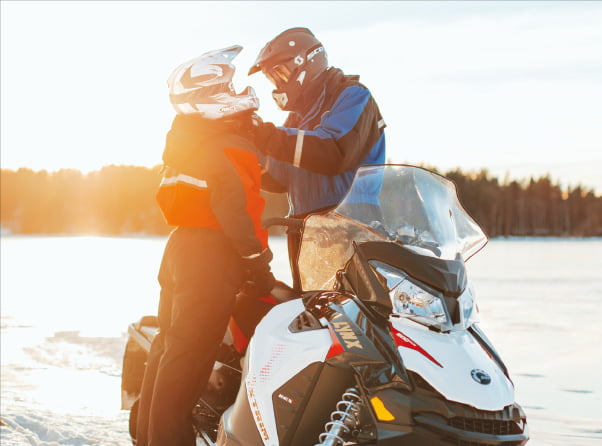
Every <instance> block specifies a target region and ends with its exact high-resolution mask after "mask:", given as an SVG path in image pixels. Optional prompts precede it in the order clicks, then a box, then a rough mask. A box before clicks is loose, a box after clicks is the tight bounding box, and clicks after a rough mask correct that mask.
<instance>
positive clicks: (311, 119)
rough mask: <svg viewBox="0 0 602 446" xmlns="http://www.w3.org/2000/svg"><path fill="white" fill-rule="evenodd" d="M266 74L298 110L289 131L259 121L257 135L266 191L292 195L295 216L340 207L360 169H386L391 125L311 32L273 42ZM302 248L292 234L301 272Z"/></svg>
mask: <svg viewBox="0 0 602 446" xmlns="http://www.w3.org/2000/svg"><path fill="white" fill-rule="evenodd" d="M259 71H261V72H262V73H263V74H264V75H265V76H266V77H267V78H268V79H269V80H270V81H271V83H272V84H273V85H274V87H275V89H274V91H273V92H272V97H273V98H274V100H275V101H276V103H277V105H278V106H279V107H280V108H281V109H282V110H286V111H289V112H290V113H289V115H288V117H287V119H286V121H285V123H284V125H283V126H282V127H277V126H275V125H274V124H272V123H269V122H262V121H260V120H259V121H257V122H256V131H255V143H256V145H257V147H258V149H259V150H260V151H261V152H262V153H263V154H264V155H265V159H264V160H263V161H262V162H263V165H264V170H265V173H264V176H263V178H262V188H263V189H264V190H267V191H270V192H287V193H288V197H289V203H290V212H289V216H290V217H295V218H303V217H305V216H307V215H309V214H312V213H320V212H324V211H327V210H329V209H331V208H333V207H335V206H336V205H337V204H339V202H340V201H341V200H342V199H343V198H344V197H345V195H346V193H347V191H348V190H349V186H350V185H351V182H352V181H353V178H354V175H355V172H356V170H357V168H358V167H359V166H361V165H365V164H384V163H385V133H384V128H385V122H384V120H383V118H382V116H381V113H380V111H379V109H378V106H377V104H376V101H375V100H374V98H373V96H372V94H371V93H370V91H369V90H368V89H367V88H366V87H365V86H364V85H362V84H361V83H360V82H359V76H349V75H345V74H344V73H343V72H342V71H341V70H340V69H338V68H334V67H329V65H328V59H327V55H326V52H325V50H324V46H323V45H322V44H321V43H320V41H319V40H318V39H317V38H316V37H315V36H314V34H313V33H312V32H311V31H310V30H309V29H307V28H291V29H288V30H286V31H284V32H282V33H281V34H279V35H278V36H276V37H275V38H274V39H272V40H271V41H270V42H268V43H267V44H266V45H265V47H264V48H263V49H262V50H261V51H260V52H259V55H258V56H257V59H256V61H255V63H254V64H253V66H252V67H251V69H250V70H249V75H251V74H253V73H256V72H259ZM373 188H374V190H372V191H367V194H366V195H368V196H373V197H374V198H373V199H374V200H375V203H374V204H377V203H376V200H377V197H378V193H379V191H380V184H374V185H373ZM299 242H300V240H299V235H298V234H289V257H290V260H291V267H292V268H293V270H294V269H295V268H296V259H297V256H298V250H299ZM293 276H295V274H293ZM298 287H299V284H298V283H297V284H295V288H298Z"/></svg>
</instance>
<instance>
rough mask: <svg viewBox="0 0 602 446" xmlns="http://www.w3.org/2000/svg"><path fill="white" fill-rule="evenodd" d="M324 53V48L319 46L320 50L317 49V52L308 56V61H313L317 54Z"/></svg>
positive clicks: (314, 51)
mask: <svg viewBox="0 0 602 446" xmlns="http://www.w3.org/2000/svg"><path fill="white" fill-rule="evenodd" d="M322 51H324V47H323V46H319V47H318V48H316V49H315V50H313V51H312V52H311V53H309V54H308V55H307V60H312V59H313V57H314V56H315V55H316V54H320V53H321V52H322Z"/></svg>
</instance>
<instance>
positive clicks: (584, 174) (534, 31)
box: [0, 0, 602, 194]
mask: <svg viewBox="0 0 602 446" xmlns="http://www.w3.org/2000/svg"><path fill="white" fill-rule="evenodd" d="M0 7H1V11H0V12H1V14H0V15H1V64H0V67H1V76H0V79H1V94H0V98H1V113H0V117H1V129H0V130H1V131H0V135H1V158H0V165H1V167H2V168H4V169H17V168H19V167H29V168H32V169H34V170H41V169H46V170H49V171H54V170H57V169H61V168H76V169H80V170H82V171H84V172H89V171H91V170H96V169H99V168H101V167H102V166H104V165H110V164H131V165H142V166H149V167H150V166H154V165H157V164H160V162H161V153H162V150H163V144H164V141H165V134H166V132H167V130H168V129H169V126H170V124H171V120H172V118H173V116H174V111H173V109H172V108H171V105H170V104H169V101H168V91H167V84H166V80H167V77H168V76H169V74H170V73H171V71H172V70H173V69H174V68H175V67H176V66H177V65H179V64H180V63H182V62H184V61H186V60H189V59H191V58H193V57H195V56H197V55H200V54H202V53H204V52H206V51H209V50H213V49H217V48H223V47H226V46H230V45H233V44H240V45H242V46H243V47H244V50H243V51H242V53H241V54H240V55H239V56H237V58H236V59H235V60H234V64H235V65H236V66H237V73H236V76H235V80H234V83H235V87H236V89H237V90H238V91H241V90H242V89H243V88H244V87H245V86H247V85H251V86H253V87H254V88H255V89H256V91H257V93H258V95H259V97H260V100H261V106H260V109H259V114H260V115H261V116H262V117H263V118H264V120H267V121H272V122H275V123H277V124H281V123H282V122H283V120H284V118H285V114H284V113H283V112H281V111H279V110H278V109H277V107H276V105H275V104H274V102H273V101H272V99H271V86H270V84H269V83H268V81H267V80H266V79H265V78H264V77H263V76H262V75H261V74H255V75H253V76H250V77H249V76H247V74H246V73H247V71H248V69H249V67H250V65H251V64H252V63H253V61H254V60H255V57H256V56H257V54H258V52H259V50H260V49H261V48H262V47H263V45H264V44H265V43H266V42H267V41H269V40H270V39H271V38H273V37H274V36H275V35H277V34H278V33H280V32H281V31H283V30H285V29H287V28H290V27H295V26H304V27H308V28H310V29H311V30H312V31H313V32H314V34H315V35H316V36H317V37H318V39H320V40H321V41H322V43H323V44H324V46H325V48H326V52H327V54H328V58H329V62H330V64H331V65H333V66H336V67H338V68H341V69H343V71H344V72H345V73H347V74H359V75H360V76H361V81H362V82H363V83H364V84H365V85H366V86H367V87H368V88H369V89H370V90H371V92H372V94H373V95H374V97H375V99H376V101H377V102H378V104H379V107H380V109H381V112H382V114H383V116H384V118H385V121H386V123H387V129H386V132H387V136H386V137H387V156H388V158H389V160H390V161H392V162H398V163H411V164H427V165H430V166H434V167H437V168H439V169H442V170H446V169H451V168H455V167H460V168H462V169H463V170H477V169H480V168H487V169H489V170H490V172H492V173H493V174H495V175H497V176H498V177H500V178H501V179H502V178H504V177H505V176H508V177H518V178H528V177H529V176H531V175H533V176H536V177H537V176H541V175H544V174H546V173H549V174H550V175H551V177H552V179H553V180H554V181H558V182H559V183H560V184H562V185H564V186H566V185H575V184H578V183H581V184H583V185H584V186H587V187H591V188H595V189H596V190H597V192H599V193H601V194H602V175H601V174H600V171H602V105H601V104H602V26H600V24H601V23H602V2H588V1H585V2H579V1H573V2H569V1H566V2H564V1H554V2H537V1H536V2H521V1H512V2H495V1H483V2H481V1H466V2H453V1H426V2H410V1H404V2H394V1H385V2H376V1H375V2H362V1H353V2H342V1H336V2H328V1H324V2H288V1H287V2H278V1H269V2H254V1H246V2H232V1H228V2H195V1H184V2H163V1H133V2H125V1H123V2H121V1H120V2H114V1H99V2H93V1H66V2H55V1H42V2H27V1H6V0H2V2H1V3H0Z"/></svg>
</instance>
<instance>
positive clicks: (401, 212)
mask: <svg viewBox="0 0 602 446" xmlns="http://www.w3.org/2000/svg"><path fill="white" fill-rule="evenodd" d="M366 241H387V242H390V243H399V244H402V245H404V246H405V247H406V248H410V249H412V250H414V251H415V252H417V253H419V254H422V255H427V256H432V257H437V258H440V259H443V260H454V259H457V258H458V256H461V258H462V259H464V260H467V259H469V258H470V257H471V256H472V255H474V254H475V253H476V252H477V251H478V250H479V249H481V248H482V247H483V246H485V244H486V243H487V236H486V235H485V233H484V232H483V230H482V229H481V228H480V227H479V225H478V224H477V223H476V222H475V221H474V220H473V219H472V217H471V216H470V215H469V214H468V212H467V211H466V210H465V209H464V208H463V207H462V205H461V204H460V201H459V200H458V196H457V193H456V187H455V185H454V183H452V182H451V181H450V180H448V179H446V178H444V177H442V176H441V175H438V174H436V173H434V172H431V171H429V170H426V169H423V168H419V167H413V166H404V165H378V166H364V167H361V168H359V169H358V171H357V173H356V175H355V178H354V180H353V183H352V185H351V188H350V190H349V192H348V193H347V195H346V196H345V198H344V199H343V201H342V202H341V203H340V204H339V205H338V206H337V207H336V208H335V209H333V210H331V211H329V212H328V213H326V214H322V215H311V216H309V217H307V218H306V220H305V223H304V228H303V236H302V241H301V249H300V252H299V273H300V278H301V285H302V288H303V290H316V289H331V288H332V286H333V285H334V280H335V275H336V272H337V271H338V270H340V269H342V268H343V267H344V266H345V264H346V263H347V261H348V260H349V258H350V257H351V255H352V254H353V242H356V243H362V242H366Z"/></svg>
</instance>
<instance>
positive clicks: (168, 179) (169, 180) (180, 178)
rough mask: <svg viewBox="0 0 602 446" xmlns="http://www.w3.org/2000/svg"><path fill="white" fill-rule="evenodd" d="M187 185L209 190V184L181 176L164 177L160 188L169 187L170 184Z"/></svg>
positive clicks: (187, 176)
mask: <svg viewBox="0 0 602 446" xmlns="http://www.w3.org/2000/svg"><path fill="white" fill-rule="evenodd" d="M177 183H186V184H190V185H191V186H194V187H197V188H199V189H207V182H206V181H205V180H199V179H198V178H195V177H191V176H189V175H184V174H182V173H181V174H179V175H176V176H173V177H164V178H163V179H162V180H161V184H160V186H169V185H170V184H177Z"/></svg>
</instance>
